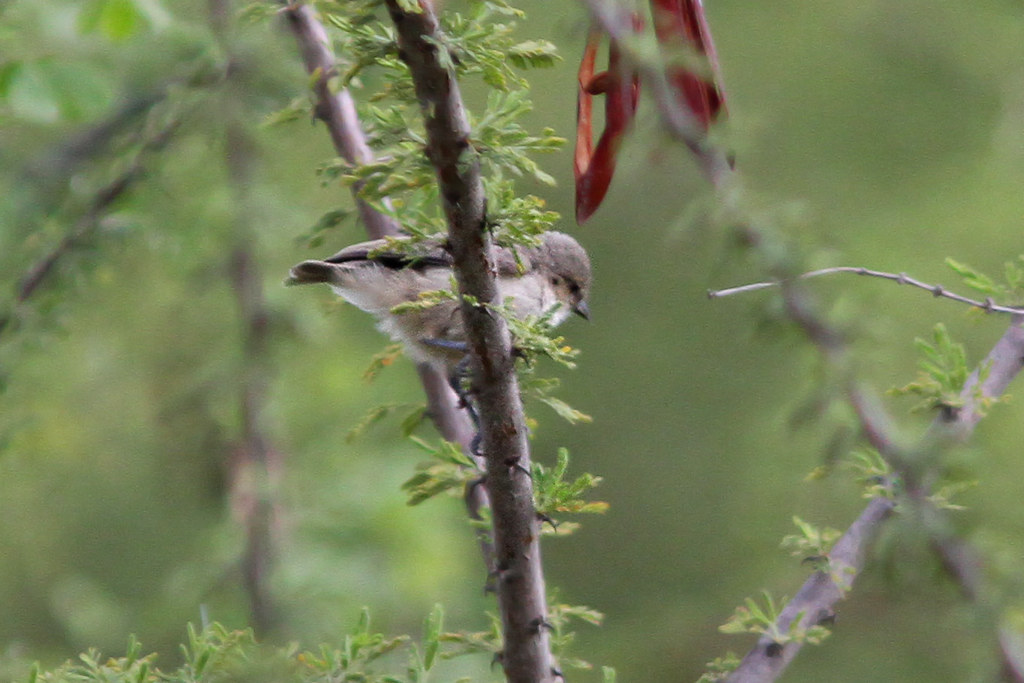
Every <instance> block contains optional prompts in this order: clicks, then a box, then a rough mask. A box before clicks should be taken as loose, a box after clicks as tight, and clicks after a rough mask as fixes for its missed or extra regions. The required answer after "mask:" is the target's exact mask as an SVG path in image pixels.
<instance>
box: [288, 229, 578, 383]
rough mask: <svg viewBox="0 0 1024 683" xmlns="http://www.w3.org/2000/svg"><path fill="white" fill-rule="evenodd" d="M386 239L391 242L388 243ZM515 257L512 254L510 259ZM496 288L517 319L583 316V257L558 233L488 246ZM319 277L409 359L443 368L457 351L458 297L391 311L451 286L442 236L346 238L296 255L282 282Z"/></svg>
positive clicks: (460, 341) (461, 338)
mask: <svg viewBox="0 0 1024 683" xmlns="http://www.w3.org/2000/svg"><path fill="white" fill-rule="evenodd" d="M392 244H393V242H392ZM517 256H518V259H517ZM495 262H496V266H497V277H498V288H499V290H500V292H501V297H502V299H503V300H505V299H511V303H512V309H513V311H514V314H515V315H516V316H517V317H519V318H526V317H528V316H540V315H543V314H547V313H550V314H551V318H550V321H551V323H552V324H554V325H558V324H560V323H562V322H563V321H565V319H566V318H568V317H569V314H570V313H576V314H577V315H580V316H582V317H584V318H588V317H589V313H590V311H589V309H588V307H587V295H588V294H589V293H590V280H591V275H590V259H589V258H588V257H587V252H586V251H584V250H583V247H581V246H580V245H579V243H578V242H577V241H576V240H574V239H573V238H572V237H570V236H569V235H566V234H565V233H562V232H548V233H544V235H542V236H541V243H540V245H539V246H536V247H517V248H516V250H515V252H513V251H512V249H509V248H501V247H498V248H495ZM321 282H322V283H326V284H328V285H330V286H331V289H333V290H334V292H335V293H336V294H338V296H340V297H342V298H343V299H345V300H346V301H348V302H349V303H351V304H353V305H355V306H357V307H358V308H361V309H362V310H364V311H366V312H368V313H372V314H373V315H374V316H375V317H376V318H377V320H378V323H379V324H378V327H379V328H380V329H381V331H383V332H385V333H387V334H389V335H390V336H391V337H392V338H393V339H395V340H396V341H399V342H401V343H402V344H403V345H404V346H405V349H406V352H407V353H408V354H409V356H410V357H411V358H412V359H413V360H414V361H417V362H426V363H431V364H434V365H440V366H443V368H444V369H445V370H447V371H449V372H450V371H451V370H452V368H453V367H454V366H455V364H456V363H458V361H459V360H460V359H461V358H462V357H463V356H464V348H465V330H464V329H463V324H462V316H461V315H460V313H459V306H458V303H457V302H456V301H454V300H447V299H446V300H442V301H441V302H440V303H439V304H437V305H435V306H430V307H428V308H422V309H414V310H408V311H406V312H404V313H396V312H393V310H392V309H394V308H395V307H396V306H398V305H400V304H404V303H409V302H415V301H418V300H420V294H422V293H424V292H431V291H436V290H446V289H451V288H452V256H451V253H450V251H449V249H448V244H447V242H446V241H443V240H428V241H423V242H419V243H417V244H413V245H411V246H410V248H409V250H408V251H406V250H395V249H393V248H391V249H389V245H388V242H387V241H385V240H374V241H372V242H362V243H360V244H353V245H352V246H350V247H346V248H344V249H342V250H341V251H339V252H338V253H337V254H335V255H334V256H331V257H330V258H327V259H324V260H323V261H303V262H302V263H300V264H298V265H297V266H295V267H293V268H292V269H291V274H290V277H289V278H288V280H286V284H289V285H305V284H315V283H321Z"/></svg>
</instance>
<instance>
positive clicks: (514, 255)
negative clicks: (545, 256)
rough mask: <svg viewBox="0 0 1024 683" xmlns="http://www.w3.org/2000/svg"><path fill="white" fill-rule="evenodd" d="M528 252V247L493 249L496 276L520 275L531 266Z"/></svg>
mask: <svg viewBox="0 0 1024 683" xmlns="http://www.w3.org/2000/svg"><path fill="white" fill-rule="evenodd" d="M530 252H531V250H530V249H529V248H528V247H515V248H510V247H497V248H496V249H495V250H494V265H495V267H496V268H497V271H498V277H522V275H523V273H525V272H526V271H527V270H528V269H529V268H530V266H531V259H530Z"/></svg>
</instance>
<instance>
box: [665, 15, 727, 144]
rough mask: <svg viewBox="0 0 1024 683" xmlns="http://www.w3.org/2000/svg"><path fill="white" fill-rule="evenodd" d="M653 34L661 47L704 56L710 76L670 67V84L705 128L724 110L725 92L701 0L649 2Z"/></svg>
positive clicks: (682, 68)
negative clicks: (684, 49)
mask: <svg viewBox="0 0 1024 683" xmlns="http://www.w3.org/2000/svg"><path fill="white" fill-rule="evenodd" d="M651 13H652V15H653V17H654V32H655V34H656V35H657V37H658V42H660V43H661V44H662V45H666V46H671V45H672V44H676V45H680V46H686V47H688V48H689V49H691V50H693V51H695V52H696V53H697V54H700V55H703V56H705V57H707V60H708V65H709V68H710V74H699V73H694V72H693V71H691V70H689V69H686V68H685V67H678V66H677V67H670V68H669V69H668V71H667V76H668V79H669V82H670V83H672V86H673V87H674V88H675V89H676V93H677V99H678V100H679V102H680V104H682V105H683V106H685V107H686V108H687V109H688V110H689V111H690V112H691V113H692V114H693V115H694V116H695V117H697V119H698V120H700V122H701V123H702V124H703V126H704V128H705V129H706V128H708V127H709V126H710V125H711V122H712V121H714V120H715V119H716V118H717V117H718V115H719V113H720V112H721V111H723V110H724V109H725V93H724V91H723V89H722V85H721V84H722V79H721V76H720V74H719V67H718V55H717V54H715V44H714V41H712V39H711V29H710V28H709V27H708V22H707V19H706V18H705V17H704V7H703V6H702V5H701V0H651Z"/></svg>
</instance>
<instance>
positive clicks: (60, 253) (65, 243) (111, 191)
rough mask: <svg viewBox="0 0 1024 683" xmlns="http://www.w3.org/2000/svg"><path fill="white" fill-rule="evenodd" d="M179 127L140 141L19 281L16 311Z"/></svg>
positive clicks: (3, 323) (173, 124) (1, 325)
mask: <svg viewBox="0 0 1024 683" xmlns="http://www.w3.org/2000/svg"><path fill="white" fill-rule="evenodd" d="M179 124H180V119H179V118H178V117H173V118H171V119H170V120H169V121H168V122H167V123H165V124H164V126H163V127H161V128H160V129H159V130H158V131H156V132H155V133H154V134H153V135H151V136H150V137H148V138H146V139H145V140H143V142H142V144H141V146H140V147H139V149H138V150H137V151H136V153H135V156H134V157H133V158H132V160H131V162H130V163H129V164H128V166H127V168H125V169H124V170H123V171H122V172H121V173H119V174H118V175H117V177H116V178H114V179H113V180H111V181H110V182H109V183H107V184H106V185H104V186H103V187H102V188H100V190H99V191H98V192H96V194H95V195H94V196H93V198H92V202H91V203H90V205H89V208H88V209H87V210H86V212H85V214H83V215H82V216H81V217H80V218H79V219H78V220H77V221H75V224H74V226H72V228H71V230H69V231H68V233H67V234H66V235H65V236H64V238H63V239H61V241H60V242H58V243H57V245H56V246H55V247H53V248H52V249H51V250H50V251H49V252H47V253H46V255H45V256H43V257H42V258H40V259H39V260H38V261H36V262H35V263H34V264H33V265H32V266H31V267H30V268H29V269H28V270H27V271H26V272H25V274H24V275H22V276H21V277H20V278H19V279H18V284H17V286H16V287H15V292H14V308H15V309H16V308H17V307H18V306H19V305H21V304H23V303H25V302H26V301H28V300H29V299H30V298H31V297H32V296H33V295H34V294H35V293H36V292H37V291H38V289H39V287H40V286H42V285H43V284H44V283H45V282H46V281H47V280H49V279H50V277H51V276H52V275H53V273H54V271H55V269H56V267H57V264H58V263H60V262H61V261H62V260H64V259H65V258H66V257H67V256H68V255H69V254H70V253H72V252H73V251H75V250H76V249H77V248H79V247H81V246H82V245H83V244H84V243H85V242H86V241H87V240H88V239H89V238H91V237H92V235H93V234H94V233H95V232H96V229H97V228H98V227H99V225H100V219H101V218H102V217H103V215H104V213H106V211H107V210H108V209H109V208H110V207H111V206H112V205H113V204H114V203H115V202H117V200H118V199H120V198H121V197H122V196H123V195H124V194H125V193H126V192H128V190H129V189H131V187H132V185H134V184H135V182H136V181H137V180H138V179H139V178H140V177H142V175H143V174H144V172H145V164H144V161H145V159H146V157H147V156H148V154H149V153H150V152H154V151H158V150H160V149H163V148H164V147H165V146H166V145H167V143H168V142H169V141H170V140H171V138H172V137H173V136H174V133H175V131H176V130H177V129H178V125H179ZM15 315H16V312H15V311H13V310H12V312H11V313H9V314H8V315H5V316H3V317H0V333H3V331H4V330H5V329H6V327H7V325H8V324H10V322H11V321H12V319H13V318H14V317H15Z"/></svg>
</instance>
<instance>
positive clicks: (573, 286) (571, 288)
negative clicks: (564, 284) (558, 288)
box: [569, 282, 580, 294]
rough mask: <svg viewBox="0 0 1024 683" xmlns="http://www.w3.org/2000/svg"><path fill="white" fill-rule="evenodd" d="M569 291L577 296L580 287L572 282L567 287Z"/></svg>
mask: <svg viewBox="0 0 1024 683" xmlns="http://www.w3.org/2000/svg"><path fill="white" fill-rule="evenodd" d="M569 291H570V292H572V293H573V294H579V293H580V286H579V285H578V284H576V283H575V282H574V283H572V284H571V285H569Z"/></svg>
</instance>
